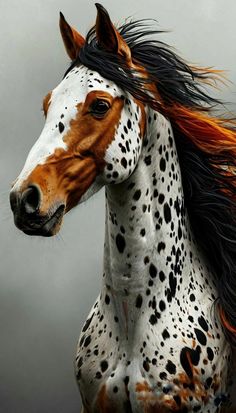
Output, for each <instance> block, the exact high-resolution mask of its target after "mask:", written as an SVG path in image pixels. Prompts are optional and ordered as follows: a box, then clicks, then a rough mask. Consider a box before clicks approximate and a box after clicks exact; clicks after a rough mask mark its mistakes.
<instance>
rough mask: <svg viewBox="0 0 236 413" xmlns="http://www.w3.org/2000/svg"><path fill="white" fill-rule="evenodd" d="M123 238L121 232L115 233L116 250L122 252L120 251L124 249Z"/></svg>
mask: <svg viewBox="0 0 236 413" xmlns="http://www.w3.org/2000/svg"><path fill="white" fill-rule="evenodd" d="M125 245H126V244H125V239H124V237H123V235H121V234H117V236H116V246H117V249H118V251H119V252H120V253H121V254H122V252H124V249H125Z"/></svg>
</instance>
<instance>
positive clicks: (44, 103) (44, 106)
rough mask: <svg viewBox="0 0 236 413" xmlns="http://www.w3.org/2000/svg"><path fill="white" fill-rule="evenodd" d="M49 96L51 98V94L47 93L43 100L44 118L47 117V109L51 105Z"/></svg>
mask: <svg viewBox="0 0 236 413" xmlns="http://www.w3.org/2000/svg"><path fill="white" fill-rule="evenodd" d="M51 96H52V92H49V93H48V94H47V95H46V96H45V98H44V99H43V113H44V116H45V117H46V116H47V113H48V108H49V106H50V103H51V101H50V99H51Z"/></svg>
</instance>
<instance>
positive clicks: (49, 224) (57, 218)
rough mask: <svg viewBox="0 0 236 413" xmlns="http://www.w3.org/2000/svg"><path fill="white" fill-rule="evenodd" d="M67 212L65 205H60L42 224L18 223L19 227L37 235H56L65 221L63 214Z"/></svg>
mask: <svg viewBox="0 0 236 413" xmlns="http://www.w3.org/2000/svg"><path fill="white" fill-rule="evenodd" d="M64 212H65V206H64V205H60V206H59V207H58V208H57V209H56V211H55V212H54V214H53V215H52V216H50V217H49V218H47V219H46V220H45V221H44V222H43V223H42V224H41V225H40V226H39V225H34V224H33V223H31V224H27V225H25V224H20V225H19V224H17V227H18V228H19V229H21V230H22V231H23V232H24V233H25V234H27V235H31V236H32V235H35V236H42V237H52V236H53V235H56V234H57V233H58V232H59V230H60V228H61V224H62V221H63V216H64Z"/></svg>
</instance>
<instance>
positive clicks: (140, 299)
mask: <svg viewBox="0 0 236 413" xmlns="http://www.w3.org/2000/svg"><path fill="white" fill-rule="evenodd" d="M142 304H143V297H142V296H141V294H139V295H138V296H137V298H136V307H137V308H141V307H142Z"/></svg>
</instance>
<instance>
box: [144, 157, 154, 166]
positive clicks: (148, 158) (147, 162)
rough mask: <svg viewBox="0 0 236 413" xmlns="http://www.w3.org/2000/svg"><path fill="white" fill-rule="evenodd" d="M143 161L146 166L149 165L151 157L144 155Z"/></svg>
mask: <svg viewBox="0 0 236 413" xmlns="http://www.w3.org/2000/svg"><path fill="white" fill-rule="evenodd" d="M144 162H145V164H146V165H147V166H148V165H151V162H152V157H151V155H148V156H146V157H145V158H144Z"/></svg>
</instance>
